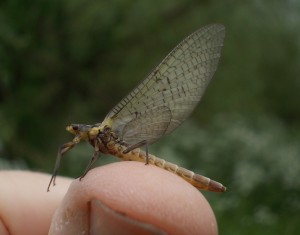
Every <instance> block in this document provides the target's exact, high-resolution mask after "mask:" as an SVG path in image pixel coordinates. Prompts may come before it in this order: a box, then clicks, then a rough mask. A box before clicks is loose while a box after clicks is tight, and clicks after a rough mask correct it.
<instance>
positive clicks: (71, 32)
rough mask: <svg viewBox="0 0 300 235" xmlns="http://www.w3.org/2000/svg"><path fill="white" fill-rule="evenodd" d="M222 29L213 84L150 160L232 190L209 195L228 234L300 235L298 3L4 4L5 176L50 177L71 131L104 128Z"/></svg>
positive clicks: (83, 154) (0, 37) (74, 168)
mask: <svg viewBox="0 0 300 235" xmlns="http://www.w3.org/2000/svg"><path fill="white" fill-rule="evenodd" d="M215 22H217V23H222V24H224V25H225V26H226V30H227V31H226V38H225V45H224V49H223V53H222V58H221V61H220V64H219V68H218V70H217V72H216V74H215V76H214V79H213V81H212V83H211V84H210V86H209V87H208V90H207V92H206V94H205V96H204V98H203V100H202V102H201V104H200V105H199V107H198V108H197V109H196V111H195V112H194V114H193V115H192V117H191V118H190V119H189V120H188V121H187V122H186V123H185V124H184V125H183V126H181V127H180V128H178V130H176V131H175V132H174V133H173V134H172V135H170V136H167V137H165V138H163V139H162V140H161V141H159V142H158V143H156V144H154V145H153V147H151V151H152V152H154V153H155V154H157V155H158V156H160V157H163V158H165V159H167V160H169V161H172V162H174V163H177V164H181V165H183V166H185V167H187V168H189V169H192V170H194V171H196V172H197V173H200V174H204V175H206V176H208V177H211V178H213V179H215V180H217V181H220V182H222V183H223V184H224V185H226V186H227V187H228V192H226V193H224V194H214V193H205V196H206V197H207V199H208V200H209V202H210V203H211V205H212V207H213V209H214V211H215V213H216V216H217V220H218V223H219V230H220V234H226V235H227V234H228V235H229V234H272V235H273V234H296V233H298V231H299V230H300V223H299V221H300V220H299V219H300V145H299V140H300V105H299V102H300V99H299V98H300V96H299V91H300V30H299V29H300V2H299V1H258V0H254V1H234V0H232V1H216V0H215V1H195V0H194V1H193V0H176V1H174V0H162V1H146V0H141V1H131V0H111V1H100V0H98V1H95V0H94V1H91V0H90V1H80V0H59V1H58V0H51V1H50V0H48V1H47V0H43V1H41V0H31V1H25V0H10V1H5V0H4V1H1V3H0V168H2V169H5V168H10V169H11V168H17V169H20V168H21V169H32V170H35V171H43V172H49V173H50V172H51V171H52V167H53V165H54V161H55V157H56V151H57V147H58V146H59V145H60V144H62V143H65V142H67V141H69V140H71V138H72V136H70V135H69V134H68V133H66V131H65V126H66V125H67V124H69V123H86V124H93V123H97V122H101V121H102V119H103V118H104V117H105V115H106V113H107V112H108V111H109V110H110V109H111V108H112V107H113V106H114V105H115V104H116V103H117V102H118V101H119V100H120V99H121V98H122V97H123V96H124V95H126V94H127V93H128V92H129V91H130V90H131V89H132V88H133V87H134V86H135V84H137V83H138V82H139V81H140V80H141V79H142V78H143V77H145V76H146V75H147V74H148V73H149V72H150V71H151V69H152V68H154V66H155V65H156V64H157V63H159V62H160V61H161V59H163V58H164V56H165V55H166V54H167V53H168V52H169V51H170V50H171V49H172V48H173V47H174V46H175V45H176V44H177V43H178V42H180V41H181V40H182V39H183V38H184V37H185V36H187V35H188V34H190V33H191V32H193V31H195V30H196V29H198V28H200V27H202V26H204V25H207V24H210V23H215ZM92 152H93V151H92V148H91V147H89V146H88V145H87V144H81V145H79V146H78V147H77V148H76V149H75V150H73V151H71V152H70V153H68V155H67V157H66V158H65V159H64V160H63V162H62V168H61V171H60V173H61V174H63V175H69V176H72V177H75V176H78V175H80V174H81V173H82V172H83V169H84V168H85V165H86V164H87V162H88V161H89V158H90V157H91V155H92ZM104 159H105V160H104ZM107 159H113V158H111V157H110V158H107ZM108 161H109V160H108ZM105 162H106V158H102V159H101V160H99V162H98V163H99V164H105ZM46 186H47V185H45V189H46ZM187 200H188V198H187ZM199 210H201V208H199Z"/></svg>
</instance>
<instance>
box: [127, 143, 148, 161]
mask: <svg viewBox="0 0 300 235" xmlns="http://www.w3.org/2000/svg"><path fill="white" fill-rule="evenodd" d="M144 145H146V165H148V163H149V144H148V142H147V140H143V141H141V142H138V143H136V144H133V145H131V146H129V147H128V148H127V149H125V150H124V151H123V153H129V152H130V151H131V150H134V149H136V148H139V147H142V146H144Z"/></svg>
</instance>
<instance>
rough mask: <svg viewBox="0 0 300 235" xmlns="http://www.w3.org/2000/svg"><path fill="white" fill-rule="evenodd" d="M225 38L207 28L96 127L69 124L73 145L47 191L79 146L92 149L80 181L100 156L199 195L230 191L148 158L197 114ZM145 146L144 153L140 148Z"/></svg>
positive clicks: (66, 147) (171, 55)
mask: <svg viewBox="0 0 300 235" xmlns="http://www.w3.org/2000/svg"><path fill="white" fill-rule="evenodd" d="M224 37H225V27H224V26H223V25H218V24H213V25H208V26H206V27H203V28H201V29H199V30H197V31H196V32H194V33H193V34H191V35H190V36H188V37H187V38H185V39H184V40H183V41H182V42H181V43H179V45H177V46H176V47H175V48H174V49H173V50H172V51H171V52H170V53H169V54H168V55H167V56H166V58H165V59H164V60H163V61H162V62H161V63H160V64H159V65H158V66H157V67H156V68H155V69H154V70H153V72H152V73H150V74H149V75H148V76H147V77H146V78H145V79H144V80H143V81H142V82H141V83H140V84H138V85H137V86H136V88H134V89H133V90H132V91H131V92H130V93H129V94H128V95H127V96H126V97H125V98H123V99H122V100H121V101H120V102H119V103H118V104H117V105H116V106H115V107H114V108H113V109H112V110H111V111H110V112H109V113H108V115H107V116H106V118H105V119H104V120H103V122H102V123H97V124H95V125H86V124H71V125H69V126H67V128H66V129H67V131H69V132H70V133H72V134H74V135H75V137H74V139H73V140H72V141H71V142H68V143H65V144H63V145H62V146H61V147H60V148H59V151H58V155H57V158H56V163H55V167H54V171H53V174H52V177H51V180H50V183H49V186H48V191H49V188H50V186H51V183H53V185H55V177H56V175H57V171H58V168H59V166H60V162H61V157H62V156H63V155H64V154H65V153H66V152H67V151H69V150H70V149H72V148H73V147H74V146H75V145H76V144H78V143H79V142H80V141H81V140H85V141H88V142H89V143H90V144H91V145H92V146H93V147H94V154H93V157H92V159H91V160H90V162H89V164H88V166H87V168H86V170H85V171H84V173H83V175H82V176H81V177H80V179H82V178H83V177H84V176H85V175H86V173H87V172H88V171H89V170H90V169H91V167H92V165H93V164H94V162H95V161H96V160H97V159H98V157H99V155H100V154H101V153H103V154H111V155H114V156H116V157H119V158H121V159H122V160H130V161H131V160H133V161H140V162H145V163H146V164H151V165H155V166H158V167H160V168H163V169H165V170H167V171H170V172H173V173H174V174H176V175H178V176H180V177H182V178H183V179H184V180H186V181H187V182H189V183H190V184H192V185H193V186H195V187H196V188H198V189H204V190H209V191H214V192H225V191H226V188H225V187H224V186H223V185H222V184H220V183H218V182H216V181H214V180H211V179H209V178H207V177H205V176H202V175H198V174H195V173H194V172H192V171H189V170H187V169H184V168H182V167H179V166H177V165H175V164H172V163H170V162H167V161H165V160H163V159H160V158H158V157H155V156H153V155H152V154H149V152H148V146H149V145H150V144H152V143H153V142H155V141H156V140H158V139H159V138H160V137H162V136H164V135H167V134H169V133H171V132H172V131H173V130H174V129H175V128H176V127H178V126H179V125H180V124H181V123H182V122H183V121H184V120H185V119H186V118H187V117H188V116H189V115H190V113H191V112H192V111H193V110H194V108H195V107H196V105H197V104H198V102H199V101H200V100H201V97H202V96H203V94H204V91H205V89H206V87H207V85H208V84H209V82H210V80H211V78H212V76H213V75H214V73H215V71H216V69H217V65H218V61H219V58H220V56H221V49H222V46H223V41H224ZM142 146H145V147H146V151H145V152H144V151H142V150H140V149H139V147H142Z"/></svg>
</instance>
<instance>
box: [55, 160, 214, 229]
mask: <svg viewBox="0 0 300 235" xmlns="http://www.w3.org/2000/svg"><path fill="white" fill-rule="evenodd" d="M95 199H96V200H98V201H99V202H101V203H103V205H105V206H106V207H108V208H110V209H111V210H113V211H115V212H117V213H119V214H121V215H126V217H127V218H130V219H132V220H135V221H138V222H142V223H146V224H150V225H152V226H154V227H155V228H158V229H159V230H160V231H163V232H165V233H167V234H211V235H212V234H217V233H218V229H217V223H216V219H215V216H214V213H213V211H212V209H211V207H210V205H209V203H208V202H207V200H206V199H205V198H204V196H203V195H202V194H201V193H200V192H199V191H198V190H197V189H195V188H194V187H192V186H191V185H189V184H188V183H186V182H185V181H184V180H182V179H181V178H180V177H178V176H176V175H174V174H172V173H170V172H167V171H165V170H162V169H160V168H158V167H155V166H149V165H147V166H145V165H144V164H143V163H138V162H118V163H114V164H109V165H105V166H103V167H99V168H95V169H93V170H92V171H90V172H89V173H88V174H87V175H86V176H85V177H84V178H83V179H82V180H81V181H79V180H76V181H74V182H73V183H72V184H71V187H70V189H69V191H68V193H67V195H66V197H65V198H64V200H63V202H62V204H61V207H60V208H59V210H58V211H57V213H56V215H55V217H54V219H53V223H52V225H53V226H51V229H52V230H51V231H54V230H53V229H54V228H58V227H60V228H63V227H64V226H63V225H65V223H64V222H66V221H68V223H69V224H74V226H75V227H76V228H75V227H74V226H73V227H72V228H73V229H77V231H78V230H81V231H84V230H85V229H88V227H89V226H88V224H89V223H90V222H91V221H88V220H87V218H90V213H91V208H89V206H88V205H90V203H91V202H92V201H93V200H95ZM58 221H60V224H59V226H58V224H57V222H58ZM62 221H64V222H63V223H62ZM78 221H81V222H80V223H78ZM103 226H104V227H102V229H104V228H105V224H104V225H103ZM66 231H67V230H61V233H58V232H57V230H56V233H51V234H71V233H67V232H66ZM73 231H74V230H73Z"/></svg>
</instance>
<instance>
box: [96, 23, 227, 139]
mask: <svg viewBox="0 0 300 235" xmlns="http://www.w3.org/2000/svg"><path fill="white" fill-rule="evenodd" d="M224 37H225V27H224V26H223V25H218V24H213V25H208V26H206V27H203V28H201V29H199V30H197V31H196V32H194V33H193V34H191V35H190V36H188V37H187V38H185V39H184V40H183V41H182V42H181V43H180V44H179V45H177V46H176V47H175V48H174V49H173V50H172V51H171V52H170V53H169V54H168V55H167V57H166V58H165V59H164V60H163V61H162V62H161V63H160V64H159V65H158V66H157V67H156V68H155V69H154V70H153V71H152V73H150V74H149V75H148V76H147V77H146V78H145V79H144V80H143V81H142V82H141V83H140V84H138V85H137V86H136V87H135V88H134V89H133V90H132V91H131V92H130V93H129V94H128V95H127V96H126V97H124V98H123V99H122V100H121V102H119V103H118V104H117V105H116V106H115V107H114V108H113V109H112V110H111V111H110V112H109V113H108V115H107V116H106V118H105V119H104V121H103V123H102V124H107V125H109V126H111V128H112V130H113V131H114V132H115V133H116V134H117V135H118V136H119V138H121V139H122V140H123V141H125V142H126V143H128V144H130V145H132V144H136V143H139V142H141V141H146V142H148V143H152V142H154V141H156V140H157V139H158V138H160V137H161V136H162V135H165V134H168V133H170V132H171V131H173V130H174V129H175V128H176V127H178V126H179V125H180V124H181V123H182V122H183V121H184V120H185V119H186V118H187V117H188V116H189V115H190V113H191V112H192V111H193V110H194V108H195V106H196V105H197V103H198V102H199V101H200V99H201V97H202V96H203V94H204V91H205V89H206V87H207V85H208V83H209V81H210V80H211V78H212V76H213V74H214V73H215V71H216V69H217V65H218V61H219V58H220V56H221V49H222V46H223V41H224Z"/></svg>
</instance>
